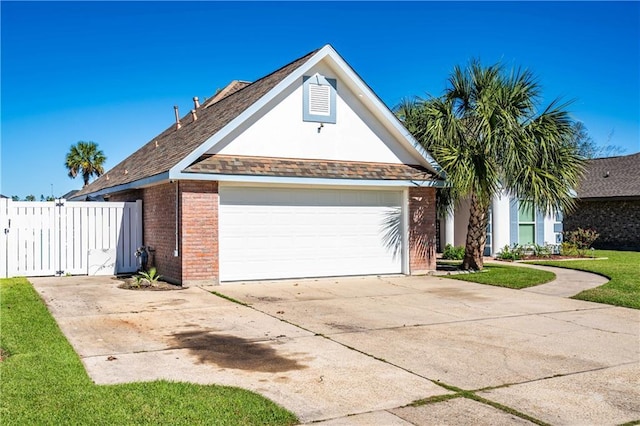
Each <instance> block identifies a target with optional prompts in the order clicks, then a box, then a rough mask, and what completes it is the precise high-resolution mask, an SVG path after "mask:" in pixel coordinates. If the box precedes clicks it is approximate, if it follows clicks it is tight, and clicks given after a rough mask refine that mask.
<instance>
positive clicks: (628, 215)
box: [564, 152, 640, 251]
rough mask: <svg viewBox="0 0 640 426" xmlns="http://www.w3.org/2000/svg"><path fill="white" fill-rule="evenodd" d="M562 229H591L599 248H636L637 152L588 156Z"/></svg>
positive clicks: (639, 220) (639, 221)
mask: <svg viewBox="0 0 640 426" xmlns="http://www.w3.org/2000/svg"><path fill="white" fill-rule="evenodd" d="M577 196H578V206H577V208H576V210H575V212H573V213H572V214H570V215H567V216H566V217H565V220H564V226H565V230H567V231H571V230H575V229H576V228H583V229H586V228H591V229H595V230H596V231H597V232H598V233H599V234H600V236H599V237H598V239H597V240H596V241H595V243H594V244H593V246H594V247H595V248H600V249H616V250H636V251H640V152H639V153H636V154H632V155H625V156H619V157H607V158H597V159H595V160H590V161H589V163H588V164H587V167H586V173H585V175H584V178H583V180H582V181H581V183H580V186H579V187H578V188H577Z"/></svg>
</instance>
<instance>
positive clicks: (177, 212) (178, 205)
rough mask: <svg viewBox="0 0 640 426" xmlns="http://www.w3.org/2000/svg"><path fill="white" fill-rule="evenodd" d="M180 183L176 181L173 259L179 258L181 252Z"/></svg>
mask: <svg viewBox="0 0 640 426" xmlns="http://www.w3.org/2000/svg"><path fill="white" fill-rule="evenodd" d="M179 189H180V181H179V180H177V181H176V247H175V249H174V250H173V257H178V256H179V255H180V252H179V251H178V237H179V235H178V225H179V221H178V214H179V210H180V204H179V203H180V200H179V198H178V197H179V196H180V191H179Z"/></svg>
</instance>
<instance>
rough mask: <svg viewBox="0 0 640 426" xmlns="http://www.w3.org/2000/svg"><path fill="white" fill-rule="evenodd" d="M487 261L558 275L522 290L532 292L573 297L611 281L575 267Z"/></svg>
mask: <svg viewBox="0 0 640 426" xmlns="http://www.w3.org/2000/svg"><path fill="white" fill-rule="evenodd" d="M594 262H597V260H594ZM485 263H489V264H497V265H505V264H509V265H514V266H522V267H524V268H532V269H541V270H543V271H549V272H553V273H554V274H555V275H556V279H555V280H553V281H551V282H549V283H546V284H541V285H537V286H533V287H527V288H523V289H522V290H521V291H528V292H531V293H538V294H546V295H549V296H558V297H571V296H575V295H576V294H578V293H580V292H581V291H584V290H588V289H590V288H595V287H600V286H601V285H603V284H606V283H607V282H609V278H606V277H603V276H602V275H597V274H593V273H591V272H584V271H577V270H575V269H566V268H560V267H554V266H541V265H531V264H528V263H521V262H513V263H508V262H500V261H493V260H492V261H488V262H485Z"/></svg>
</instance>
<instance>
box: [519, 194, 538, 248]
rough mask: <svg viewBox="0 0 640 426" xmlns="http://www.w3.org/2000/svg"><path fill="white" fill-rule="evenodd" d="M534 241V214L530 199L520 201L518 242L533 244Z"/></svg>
mask: <svg viewBox="0 0 640 426" xmlns="http://www.w3.org/2000/svg"><path fill="white" fill-rule="evenodd" d="M535 241H536V215H535V211H534V209H533V204H532V203H531V202H530V201H520V205H519V207H518V242H519V243H520V244H533V243H535Z"/></svg>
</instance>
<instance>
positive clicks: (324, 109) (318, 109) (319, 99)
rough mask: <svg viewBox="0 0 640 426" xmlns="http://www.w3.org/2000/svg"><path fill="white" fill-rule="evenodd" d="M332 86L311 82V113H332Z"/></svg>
mask: <svg viewBox="0 0 640 426" xmlns="http://www.w3.org/2000/svg"><path fill="white" fill-rule="evenodd" d="M330 88H331V86H329V85H327V86H321V85H319V84H313V83H311V84H309V113H310V114H312V115H330V113H331V103H330V102H331V92H330V90H329V89H330Z"/></svg>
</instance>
